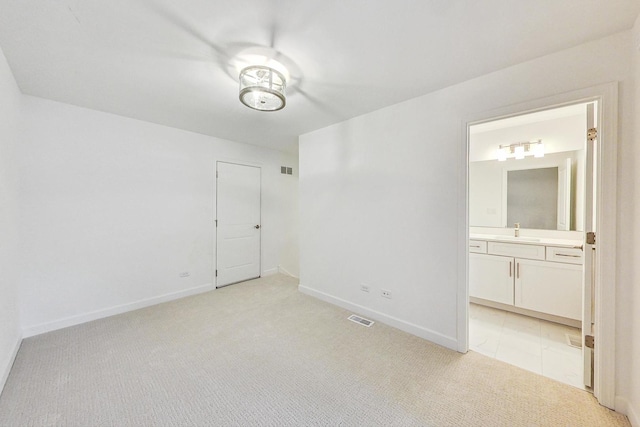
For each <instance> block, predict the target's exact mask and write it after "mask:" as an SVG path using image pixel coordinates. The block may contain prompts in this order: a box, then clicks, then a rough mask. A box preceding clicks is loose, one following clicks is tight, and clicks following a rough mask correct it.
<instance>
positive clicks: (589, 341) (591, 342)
mask: <svg viewBox="0 0 640 427" xmlns="http://www.w3.org/2000/svg"><path fill="white" fill-rule="evenodd" d="M595 344H596V343H595V339H594V338H593V335H585V336H584V345H585V347H589V348H594V347H595Z"/></svg>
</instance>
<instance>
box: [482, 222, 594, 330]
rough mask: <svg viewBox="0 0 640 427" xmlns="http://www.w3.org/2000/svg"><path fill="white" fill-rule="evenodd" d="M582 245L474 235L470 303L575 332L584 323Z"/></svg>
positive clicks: (567, 241) (571, 242)
mask: <svg viewBox="0 0 640 427" xmlns="http://www.w3.org/2000/svg"><path fill="white" fill-rule="evenodd" d="M582 269H583V250H582V243H581V242H580V241H574V240H560V239H545V238H527V237H510V236H491V235H481V234H472V235H471V238H470V240H469V295H470V297H471V301H472V302H474V303H478V304H484V305H489V306H492V307H496V308H501V309H504V310H508V311H514V312H518V313H521V314H526V315H529V316H533V317H539V318H542V319H546V320H551V321H555V322H559V323H564V324H567V325H571V326H574V327H575V326H579V325H580V321H581V318H582Z"/></svg>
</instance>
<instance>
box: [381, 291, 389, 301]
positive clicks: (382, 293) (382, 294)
mask: <svg viewBox="0 0 640 427" xmlns="http://www.w3.org/2000/svg"><path fill="white" fill-rule="evenodd" d="M380 296H381V297H383V298H389V299H391V291H387V290H384V289H382V290H380Z"/></svg>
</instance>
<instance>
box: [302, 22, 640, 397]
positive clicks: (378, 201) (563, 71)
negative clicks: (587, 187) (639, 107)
mask: <svg viewBox="0 0 640 427" xmlns="http://www.w3.org/2000/svg"><path fill="white" fill-rule="evenodd" d="M632 50H633V49H632V37H631V33H630V32H624V33H620V34H617V35H614V36H611V37H607V38H604V39H601V40H598V41H595V42H592V43H587V44H583V45H580V46H577V47H575V48H572V49H568V50H565V51H562V52H558V53H556V54H552V55H548V56H544V57H541V58H538V59H535V60H533V61H529V62H526V63H523V64H519V65H517V66H514V67H510V68H508V69H504V70H501V71H498V72H495V73H491V74H488V75H485V76H483V77H480V78H477V79H473V80H470V81H468V82H465V83H462V84H458V85H455V86H452V87H449V88H446V89H443V90H441V91H437V92H434V93H431V94H428V95H425V96H422V97H419V98H416V99H413V100H410V101H407V102H404V103H401V104H398V105H394V106H391V107H388V108H385V109H382V110H379V111H376V112H373V113H371V114H367V115H364V116H361V117H357V118H354V119H351V120H348V121H346V122H344V123H340V124H337V125H334V126H331V127H328V128H325V129H321V130H318V131H315V132H312V133H309V134H306V135H303V136H302V137H301V138H300V168H301V176H300V279H301V290H303V291H307V292H309V293H311V294H314V295H317V296H320V297H324V298H325V299H327V300H331V301H333V302H335V303H339V304H342V305H343V306H346V307H350V308H351V309H354V310H355V309H358V310H360V311H361V312H364V313H365V314H369V315H375V316H377V317H378V318H380V319H384V320H385V321H388V322H389V323H393V324H395V325H397V326H401V327H403V328H404V329H406V330H411V331H413V332H414V333H419V334H420V335H422V336H425V337H427V338H430V339H432V340H434V341H436V342H439V343H441V344H444V345H447V346H449V347H451V348H454V349H455V348H457V342H458V337H457V325H456V308H457V306H456V300H457V298H458V297H460V298H464V295H460V296H458V295H457V287H458V282H459V280H464V279H463V278H460V277H459V276H460V275H462V274H463V272H464V270H465V269H464V266H462V265H459V264H458V263H459V257H458V242H459V236H460V235H461V233H464V232H465V230H464V224H463V223H461V220H460V218H461V217H464V215H465V204H464V202H461V200H466V198H465V194H463V193H462V192H461V190H460V189H461V188H463V186H461V185H460V180H461V177H464V171H463V170H461V169H460V167H461V166H460V165H461V161H460V158H461V156H462V155H463V153H461V152H460V150H461V140H462V139H463V135H461V134H462V132H461V131H462V129H463V123H464V122H465V118H467V117H472V116H473V117H477V116H478V115H480V114H481V113H482V114H484V113H487V112H490V111H492V110H496V109H499V108H504V107H506V106H510V105H515V104H518V103H523V102H526V101H531V100H535V99H541V98H544V97H549V96H553V95H557V94H562V93H566V92H570V91H572V90H578V89H582V88H586V87H591V86H595V85H599V84H603V83H606V82H610V81H619V82H620V101H619V114H620V119H619V130H618V144H619V145H620V147H621V150H620V163H619V171H618V174H619V175H618V178H619V182H620V187H619V196H618V200H619V211H618V212H619V215H620V219H621V221H620V222H619V224H629V223H630V222H632V218H631V217H632V215H633V210H632V208H631V207H630V203H629V202H625V200H626V199H633V196H635V195H637V194H638V191H637V190H636V189H635V188H634V187H633V183H634V182H640V180H639V174H640V172H638V170H639V169H640V164H638V156H637V151H635V150H637V148H634V145H633V140H632V137H631V131H632V127H633V126H632V124H633V122H634V121H633V120H634V118H633V115H632V113H631V107H632V105H633V97H634V93H633V91H632V88H631V87H630V86H631V84H632V74H631V55H630V52H631V51H632ZM633 51H634V53H637V52H636V51H635V50H633ZM630 152H632V153H633V156H629V154H631V153H630ZM625 155H628V157H626V158H624V159H623V156H625ZM636 203H637V202H636ZM625 233H628V231H627V230H624V229H621V230H620V232H619V235H618V237H619V238H620V242H625V243H624V245H623V244H622V243H620V246H619V247H618V253H619V254H624V253H628V251H630V249H631V247H632V246H633V244H632V242H630V241H629V239H628V238H626V237H625V238H624V239H623V238H622V237H623V235H625ZM634 264H635V265H634V266H633V267H631V266H630V265H629V264H625V262H624V261H623V260H622V259H620V260H619V262H618V264H617V273H618V277H619V278H620V280H619V282H618V283H617V289H618V292H619V293H618V294H617V295H626V294H628V293H629V291H630V290H631V289H635V288H636V287H637V284H636V283H635V282H634V281H633V277H630V274H629V270H630V269H639V268H640V267H638V266H637V262H636V263H634ZM635 277H638V276H637V275H636V276H635ZM363 282H364V283H367V284H369V285H371V286H372V288H373V289H372V292H371V293H364V292H361V291H360V290H359V286H360V284H361V283H363ZM636 282H637V280H636ZM380 288H385V289H389V290H391V291H392V293H393V299H392V300H386V299H384V298H381V297H380V296H379V290H380ZM635 292H636V295H637V292H638V291H635ZM625 304H627V303H626V301H624V300H623V299H618V302H617V305H618V306H619V307H620V308H622V306H623V305H625ZM636 311H637V308H636ZM626 314H627V317H622V318H621V317H620V316H618V320H617V325H618V326H619V327H620V328H627V329H628V328H630V327H631V326H628V325H629V323H630V322H633V324H634V325H635V326H634V327H635V328H636V331H637V327H638V322H639V321H640V319H638V316H637V314H636V315H634V317H633V318H632V316H630V315H629V312H628V310H626ZM636 337H637V332H636ZM617 339H618V343H620V342H621V341H622V340H630V339H631V338H630V337H628V336H625V337H624V338H622V337H617ZM625 347H627V348H628V346H625ZM637 354H638V352H637V351H636V352H635V355H637ZM616 356H617V357H616V361H617V367H618V371H617V372H618V375H617V382H616V385H617V389H616V392H617V394H618V395H620V396H627V397H628V396H630V395H631V390H632V388H634V389H635V390H640V381H639V380H638V377H637V374H636V376H635V377H629V376H628V375H627V371H625V370H623V369H625V367H627V366H629V365H630V360H631V358H632V357H634V355H633V353H630V352H620V351H619V352H618V353H617V355H616ZM634 363H635V364H636V366H637V363H638V362H634ZM634 393H636V394H634V396H636V397H635V398H636V399H637V398H638V397H637V392H634Z"/></svg>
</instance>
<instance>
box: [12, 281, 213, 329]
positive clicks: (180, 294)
mask: <svg viewBox="0 0 640 427" xmlns="http://www.w3.org/2000/svg"><path fill="white" fill-rule="evenodd" d="M215 288H216V286H215V285H213V284H211V283H208V284H206V285H202V286H196V287H195V288H189V289H185V290H182V291H177V292H171V293H168V294H164V295H158V296H155V297H151V298H146V299H143V300H139V301H134V302H131V303H127V304H122V305H117V306H114V307H109V308H104V309H101V310H96V311H92V312H89V313H83V314H78V315H75V316H69V317H65V318H63V319H59V320H54V321H52V322H46V323H41V324H39V325H34V326H28V327H26V328H24V329H22V336H23V337H24V338H28V337H32V336H34V335H40V334H44V333H45V332H51V331H55V330H58V329H62V328H67V327H69V326H75V325H79V324H81V323H86V322H90V321H92V320H97V319H102V318H105V317H109V316H114V315H116V314H122V313H126V312H128V311H133V310H138V309H140V308H145V307H149V306H152V305H156V304H161V303H163V302H167V301H172V300H176V299H180V298H184V297H188V296H191V295H196V294H201V293H203V292H208V291H213V290H215Z"/></svg>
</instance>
